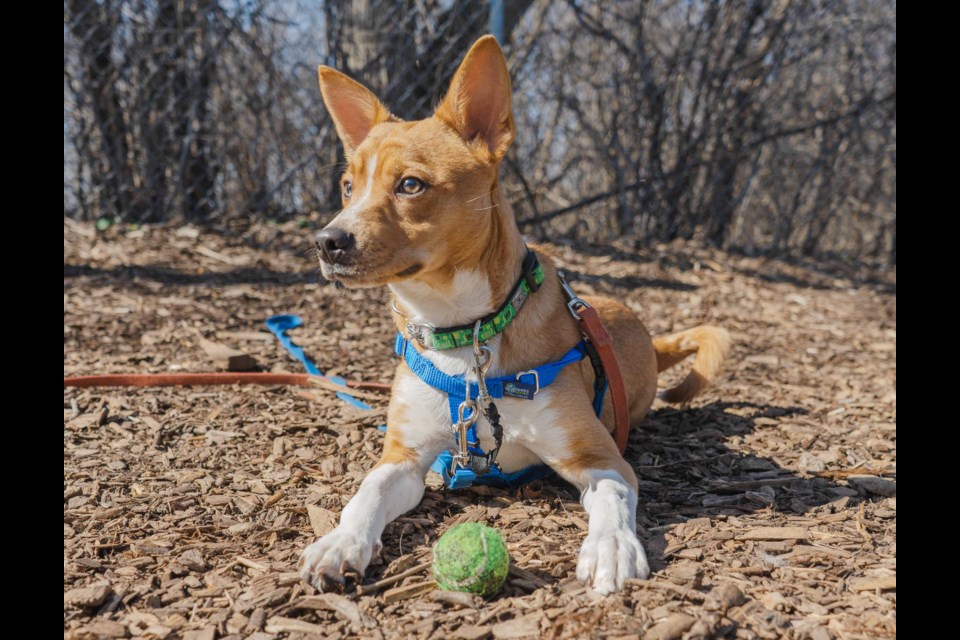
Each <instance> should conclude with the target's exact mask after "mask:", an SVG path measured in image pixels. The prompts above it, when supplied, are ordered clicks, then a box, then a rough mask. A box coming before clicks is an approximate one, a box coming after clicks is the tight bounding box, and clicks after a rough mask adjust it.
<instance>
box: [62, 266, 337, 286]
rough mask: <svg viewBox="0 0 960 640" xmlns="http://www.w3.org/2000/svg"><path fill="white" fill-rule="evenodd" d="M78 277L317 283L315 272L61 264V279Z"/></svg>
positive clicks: (215, 283) (199, 282) (200, 282)
mask: <svg viewBox="0 0 960 640" xmlns="http://www.w3.org/2000/svg"><path fill="white" fill-rule="evenodd" d="M81 276H88V277H95V278H103V279H104V280H112V281H115V282H131V281H134V280H153V281H155V282H161V283H163V284H172V285H210V286H222V285H235V284H270V285H278V286H290V285H297V284H300V285H302V284H304V283H317V282H320V276H319V271H318V270H317V269H313V270H311V271H300V272H290V271H274V270H272V269H262V268H260V269H258V268H253V267H244V268H240V269H232V270H230V271H211V272H207V273H184V272H183V271H179V270H177V269H171V268H169V267H162V266H159V265H146V266H140V265H131V266H122V267H110V268H98V267H90V266H87V265H76V264H66V263H65V264H64V265H63V277H64V278H77V277H81Z"/></svg>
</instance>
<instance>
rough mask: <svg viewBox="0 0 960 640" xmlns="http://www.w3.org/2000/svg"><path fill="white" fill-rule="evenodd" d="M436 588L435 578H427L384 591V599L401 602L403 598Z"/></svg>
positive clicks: (387, 601)
mask: <svg viewBox="0 0 960 640" xmlns="http://www.w3.org/2000/svg"><path fill="white" fill-rule="evenodd" d="M436 588H437V583H436V582H434V581H433V580H427V581H426V582H417V583H415V584H408V585H406V586H403V587H396V588H394V589H387V590H386V591H385V592H384V593H383V601H384V602H385V603H387V604H393V603H394V602H400V601H401V600H406V599H407V598H413V597H414V596H419V595H420V594H423V593H426V592H428V591H433V590H434V589H436Z"/></svg>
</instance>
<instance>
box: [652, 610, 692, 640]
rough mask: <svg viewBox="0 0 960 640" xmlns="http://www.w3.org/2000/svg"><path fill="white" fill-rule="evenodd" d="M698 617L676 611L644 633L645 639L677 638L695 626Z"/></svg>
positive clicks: (662, 639) (669, 639) (666, 639)
mask: <svg viewBox="0 0 960 640" xmlns="http://www.w3.org/2000/svg"><path fill="white" fill-rule="evenodd" d="M696 621H697V619H696V618H694V617H693V616H689V615H687V614H685V613H674V614H673V615H671V616H670V617H669V618H667V619H666V620H664V621H663V622H660V623H658V624H656V625H654V626H653V627H652V628H650V629H648V630H647V631H646V632H645V633H644V634H643V638H644V640H677V638H679V637H680V636H682V635H683V634H684V632H685V631H686V630H687V629H689V628H690V627H692V626H693V623H694V622H696Z"/></svg>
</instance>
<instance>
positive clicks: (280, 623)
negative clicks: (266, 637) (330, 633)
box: [263, 616, 327, 637]
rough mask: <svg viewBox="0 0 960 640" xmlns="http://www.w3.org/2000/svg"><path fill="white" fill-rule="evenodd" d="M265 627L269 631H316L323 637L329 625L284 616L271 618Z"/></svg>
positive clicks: (315, 632)
mask: <svg viewBox="0 0 960 640" xmlns="http://www.w3.org/2000/svg"><path fill="white" fill-rule="evenodd" d="M263 628H264V630H265V631H267V632H269V633H314V634H317V635H318V636H321V637H326V635H327V627H325V626H323V625H319V624H313V623H312V622H305V621H303V620H297V619H295V618H284V617H282V616H274V617H272V618H270V619H269V620H267V624H266V625H264V627H263Z"/></svg>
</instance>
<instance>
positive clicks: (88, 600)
mask: <svg viewBox="0 0 960 640" xmlns="http://www.w3.org/2000/svg"><path fill="white" fill-rule="evenodd" d="M111 593H113V588H112V587H111V586H110V585H108V584H99V585H95V586H91V587H79V588H77V589H70V590H69V591H67V592H66V593H64V594H63V604H64V605H65V606H71V607H99V606H100V605H102V604H103V602H104V601H105V600H106V599H107V596H109V595H110V594H111Z"/></svg>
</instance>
